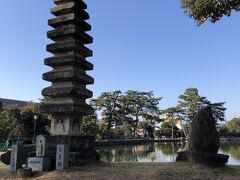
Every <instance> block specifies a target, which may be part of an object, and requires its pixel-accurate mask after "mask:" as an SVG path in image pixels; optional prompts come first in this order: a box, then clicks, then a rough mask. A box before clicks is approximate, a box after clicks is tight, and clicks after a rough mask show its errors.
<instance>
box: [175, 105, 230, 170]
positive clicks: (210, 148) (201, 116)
mask: <svg viewBox="0 0 240 180" xmlns="http://www.w3.org/2000/svg"><path fill="white" fill-rule="evenodd" d="M218 149H219V135H218V132H217V129H216V122H215V119H214V118H213V114H212V109H211V107H210V106H208V107H205V108H203V109H201V110H200V111H199V112H198V114H197V115H196V117H195V118H194V119H193V121H192V123H191V127H190V135H189V151H182V152H178V156H177V161H190V162H197V163H201V164H207V165H211V166H224V165H225V164H226V163H227V161H228V158H229V156H227V155H224V154H217V153H218Z"/></svg>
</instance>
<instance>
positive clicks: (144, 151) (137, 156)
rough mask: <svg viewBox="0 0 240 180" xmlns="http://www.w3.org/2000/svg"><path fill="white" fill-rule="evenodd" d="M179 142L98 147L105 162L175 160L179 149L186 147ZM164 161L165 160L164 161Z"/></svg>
mask: <svg viewBox="0 0 240 180" xmlns="http://www.w3.org/2000/svg"><path fill="white" fill-rule="evenodd" d="M184 146H185V145H184V144H182V145H181V144H179V143H150V144H146V145H134V146H113V147H101V148H98V149H97V150H98V153H99V154H100V157H101V160H102V161H104V162H108V163H110V162H155V161H157V160H158V159H159V157H160V156H161V158H163V159H165V160H166V161H175V156H176V153H177V151H179V150H182V149H184ZM162 162H164V161H162Z"/></svg>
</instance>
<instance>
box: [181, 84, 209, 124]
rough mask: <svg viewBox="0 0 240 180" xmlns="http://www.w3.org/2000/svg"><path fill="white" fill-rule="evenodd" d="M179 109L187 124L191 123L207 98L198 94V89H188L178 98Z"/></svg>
mask: <svg viewBox="0 0 240 180" xmlns="http://www.w3.org/2000/svg"><path fill="white" fill-rule="evenodd" d="M178 99H179V100H178V103H179V104H178V106H177V109H178V110H179V111H180V112H181V113H182V118H183V119H184V121H185V122H187V123H190V122H191V121H192V120H193V118H194V117H195V116H196V114H197V112H198V111H199V110H200V108H201V107H202V106H203V104H204V103H205V102H206V98H205V97H201V96H200V95H199V94H198V89H197V88H188V89H186V90H185V92H184V94H183V95H180V96H179V97H178Z"/></svg>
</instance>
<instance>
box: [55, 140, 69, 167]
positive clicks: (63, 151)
mask: <svg viewBox="0 0 240 180" xmlns="http://www.w3.org/2000/svg"><path fill="white" fill-rule="evenodd" d="M56 154H57V155H56V170H57V171H63V170H65V169H67V168H68V166H69V164H68V163H69V162H68V161H69V157H68V156H69V146H68V145H64V144H59V145H57V153H56Z"/></svg>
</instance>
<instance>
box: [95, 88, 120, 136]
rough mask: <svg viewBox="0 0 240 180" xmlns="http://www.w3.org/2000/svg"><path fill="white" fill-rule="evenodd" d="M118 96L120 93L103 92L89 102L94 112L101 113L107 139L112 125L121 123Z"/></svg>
mask: <svg viewBox="0 0 240 180" xmlns="http://www.w3.org/2000/svg"><path fill="white" fill-rule="evenodd" d="M120 96H121V91H114V92H104V93H102V94H101V95H100V96H99V97H98V98H97V99H93V100H91V102H90V104H91V105H92V106H93V107H94V108H95V109H96V110H98V111H101V115H102V117H103V119H104V121H105V122H106V123H107V132H106V133H107V139H109V136H110V131H111V128H112V127H113V125H114V123H115V122H117V121H121V111H120V101H119V100H120Z"/></svg>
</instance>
